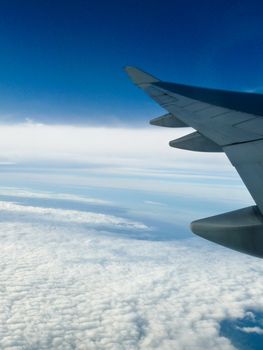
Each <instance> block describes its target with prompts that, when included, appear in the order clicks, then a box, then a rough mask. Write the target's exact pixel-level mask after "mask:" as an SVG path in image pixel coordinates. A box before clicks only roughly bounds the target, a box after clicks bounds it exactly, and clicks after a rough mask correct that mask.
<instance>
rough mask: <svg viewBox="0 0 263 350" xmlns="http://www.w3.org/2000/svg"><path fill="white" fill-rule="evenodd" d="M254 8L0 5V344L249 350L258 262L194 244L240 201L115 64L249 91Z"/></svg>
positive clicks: (255, 43) (256, 71)
mask: <svg viewBox="0 0 263 350" xmlns="http://www.w3.org/2000/svg"><path fill="white" fill-rule="evenodd" d="M262 9H263V5H262V4H261V2H259V1H250V2H248V1H235V0H233V1H231V2H230V1H224V0H222V1H198V2H197V1H184V2H182V1H166V2H163V1H148V0H147V1H125V2H122V3H120V2H119V1H100V2H90V1H76V0H75V1H74V2H73V1H65V0H64V1H59V0H57V1H54V0H53V1H49V0H45V1H42V0H38V1H12V0H9V1H1V3H0V52H1V55H0V124H1V125H0V126H1V127H0V253H1V254H0V255H1V259H0V286H1V288H0V347H1V349H4V350H5V349H10V348H12V349H16V350H23V349H33V348H37V349H41V350H42V349H43V350H51V349H54V350H60V349H63V350H64V349H88V350H90V349H95V350H96V349H100V350H101V349H105V350H123V349H125V350H126V349H131V350H144V349H147V350H150V349H151V350H154V349H158V350H160V349H161V350H165V349H169V350H170V349H178V350H183V349H187V350H203V349H204V348H208V349H215V350H217V349H218V350H220V349H224V350H235V349H242V350H253V349H254V350H255V349H258V348H260V346H261V345H260V344H261V343H262V334H263V322H262V319H263V317H262V293H261V290H262V288H261V287H262V282H263V280H262V279H263V274H262V260H261V259H257V258H253V257H250V256H246V255H244V254H240V253H237V252H234V251H231V250H228V249H226V248H223V247H220V246H218V245H215V244H212V243H210V242H207V241H205V240H203V239H201V238H199V237H195V236H194V235H193V234H192V233H191V231H190V226H189V224H190V222H191V221H192V220H195V219H199V218H203V217H207V216H210V215H215V214H219V213H222V212H226V211H230V210H234V209H239V208H242V207H245V206H249V205H252V204H253V200H252V198H251V196H250V195H249V193H248V191H247V189H246V187H245V186H244V184H243V183H242V181H241V179H240V178H239V177H238V175H237V173H236V172H235V169H234V168H233V167H232V166H231V164H230V162H229V161H228V160H227V158H226V156H225V155H224V154H209V153H206V154H204V153H197V152H186V151H182V150H179V149H172V148H171V147H168V142H169V141H170V140H173V139H175V138H178V137H180V136H183V135H184V134H185V133H187V132H189V130H188V129H187V130H185V129H184V128H183V129H171V128H156V127H153V126H150V125H149V124H148V121H149V120H150V119H152V118H153V117H156V116H158V115H161V114H163V113H164V111H163V110H162V109H161V108H160V107H159V106H158V105H156V104H155V103H154V102H153V101H151V100H150V99H149V98H148V97H147V96H145V95H144V94H143V92H142V91H139V89H137V88H136V87H135V86H134V85H133V84H132V83H131V82H130V80H129V79H128V77H127V76H126V74H125V73H124V71H123V67H124V66H125V65H127V64H128V65H136V66H139V67H141V68H143V69H145V70H148V71H149V72H151V73H152V74H154V75H156V76H158V77H160V78H162V79H164V80H167V81H169V80H170V81H175V82H181V83H187V84H194V85H202V86H209V87H216V88H223V89H235V90H246V91H247V90H253V91H261V90H262V86H263V84H262V76H263V60H262V53H263V36H262Z"/></svg>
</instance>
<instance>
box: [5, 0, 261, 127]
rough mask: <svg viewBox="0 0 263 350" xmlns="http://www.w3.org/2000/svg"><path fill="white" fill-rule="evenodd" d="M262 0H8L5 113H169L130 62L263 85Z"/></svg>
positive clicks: (215, 83)
mask: <svg viewBox="0 0 263 350" xmlns="http://www.w3.org/2000/svg"><path fill="white" fill-rule="evenodd" d="M262 16H263V4H262V3H261V1H237V0H231V1H229V0H227V1H225V0H221V1H176V0H174V1H159V0H158V1H153V0H151V1H148V0H145V1H135V0H134V1H131V0H130V1H122V2H120V1H88V0H86V1H81V0H75V1H68V0H64V1H59V0H57V1H56V0H53V1H50V0H44V1H42V0H38V1H34V0H32V1H27V0H24V1H20V0H18V1H12V0H6V1H5V0H2V1H1V2H0V52H1V55H0V116H1V119H2V121H3V122H7V121H12V120H13V121H14V120H21V119H24V118H26V117H28V118H32V119H34V120H38V121H43V122H52V123H61V122H62V123H70V124H74V123H80V122H82V123H83V122H87V123H99V124H107V125H108V124H111V123H116V122H117V123H121V124H127V123H128V124H134V125H135V124H137V123H138V121H140V122H142V123H145V122H146V121H147V120H148V119H150V118H152V117H154V116H156V114H158V113H160V112H161V109H160V108H159V107H158V106H155V104H154V103H153V102H151V101H150V100H149V99H148V98H147V97H146V96H144V95H143V94H142V92H141V91H139V90H137V89H136V88H135V87H133V86H132V84H131V83H130V81H129V80H128V78H127V77H126V75H125V73H124V72H123V70H122V68H123V66H125V65H127V64H128V65H136V66H139V67H141V68H143V69H145V70H147V71H149V72H151V73H152V74H154V75H156V76H158V77H160V78H162V79H164V80H168V81H169V80H170V81H176V82H181V83H189V84H194V85H202V86H210V87H217V88H223V89H235V90H250V89H257V90H259V91H260V90H262V89H263V88H262V87H263V24H262Z"/></svg>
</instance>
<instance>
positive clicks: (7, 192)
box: [0, 187, 113, 205]
mask: <svg viewBox="0 0 263 350" xmlns="http://www.w3.org/2000/svg"><path fill="white" fill-rule="evenodd" d="M0 195H2V196H3V195H4V196H8V197H21V198H23V197H26V198H39V199H59V200H60V199H61V200H67V201H76V202H84V203H89V204H97V205H104V204H106V205H111V204H113V203H112V202H111V201H108V200H105V199H99V198H88V197H85V196H80V195H76V194H67V193H54V192H43V191H42V192H32V190H31V191H28V190H25V189H22V188H15V189H14V188H12V187H0Z"/></svg>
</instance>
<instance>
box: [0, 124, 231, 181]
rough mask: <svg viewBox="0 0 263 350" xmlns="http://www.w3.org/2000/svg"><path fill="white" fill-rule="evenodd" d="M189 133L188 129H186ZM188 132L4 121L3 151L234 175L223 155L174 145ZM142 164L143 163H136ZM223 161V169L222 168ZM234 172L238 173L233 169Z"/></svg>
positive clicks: (23, 156) (24, 157)
mask: <svg viewBox="0 0 263 350" xmlns="http://www.w3.org/2000/svg"><path fill="white" fill-rule="evenodd" d="M184 133H185V132H184ZM181 135H182V131H178V130H173V129H172V130H171V129H168V130H167V129H165V128H145V129H143V128H141V129H139V128H135V129H127V128H126V129H125V128H103V127H73V126H62V125H59V126H48V125H39V124H33V123H26V124H20V125H19V124H18V125H12V126H5V125H2V126H1V138H0V152H1V154H0V155H1V156H4V157H5V158H8V159H9V161H12V162H28V161H33V162H36V161H56V162H58V164H61V163H67V164H77V163H80V164H87V163H88V164H91V163H93V164H103V165H104V166H107V167H109V171H113V169H115V167H116V165H117V166H118V167H121V168H122V170H125V168H126V171H128V172H129V171H130V170H131V168H129V166H132V169H133V171H135V170H136V169H137V171H141V170H142V169H145V168H150V165H151V166H153V169H154V171H157V169H158V170H159V171H164V170H165V169H164V167H165V168H167V169H166V170H165V171H167V170H169V169H170V170H174V169H184V168H185V167H186V168H187V169H189V161H190V162H191V169H192V170H193V169H195V170H198V169H200V170H210V169H214V170H218V172H219V173H223V172H226V173H227V174H228V175H229V173H230V174H231V170H230V171H229V169H231V166H230V165H229V164H228V165H227V162H226V159H225V157H224V156H222V155H221V154H217V155H214V154H213V155H211V154H201V153H192V152H187V151H180V150H175V149H171V148H170V147H169V146H168V142H169V140H171V139H174V138H176V137H179V136H181ZM136 165H137V168H136ZM222 166H223V168H222ZM231 175H232V174H231Z"/></svg>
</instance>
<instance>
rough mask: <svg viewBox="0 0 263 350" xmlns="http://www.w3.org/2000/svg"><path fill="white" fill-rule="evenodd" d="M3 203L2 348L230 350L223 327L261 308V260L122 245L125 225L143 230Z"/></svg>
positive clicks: (200, 248)
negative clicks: (227, 320)
mask: <svg viewBox="0 0 263 350" xmlns="http://www.w3.org/2000/svg"><path fill="white" fill-rule="evenodd" d="M0 204H1V205H0V216H1V230H0V242H1V260H0V286H1V287H0V348H1V349H5V350H6V349H16V350H18V349H21V350H22V349H63V350H64V349H114V350H118V349H131V350H135V349H147V350H149V349H169V350H170V349H177V350H184V349H185V350H186V349H187V350H198V349H202V350H203V349H204V348H208V349H215V350H217V349H223V350H227V349H229V350H230V349H234V347H233V346H232V345H231V343H230V341H229V340H227V339H226V338H224V337H222V336H220V335H219V322H220V321H221V320H222V319H225V318H228V317H233V318H235V317H242V316H244V315H245V310H246V309H253V308H255V307H260V306H261V305H262V293H261V286H262V282H263V277H262V276H263V275H262V261H261V260H259V259H256V258H251V257H248V256H245V255H242V254H238V253H235V252H232V251H230V250H227V249H223V248H220V247H219V248H215V246H214V245H210V244H206V243H205V241H201V240H197V239H196V240H194V239H190V240H188V241H174V242H154V241H150V240H148V241H138V240H133V239H129V236H127V238H126V239H123V238H121V236H118V232H119V230H118V228H119V224H120V223H121V225H122V226H123V228H127V229H130V228H132V229H133V228H134V227H137V226H136V225H137V223H136V222H132V225H130V221H127V220H126V219H121V218H118V217H115V221H114V220H112V218H111V217H109V216H101V214H100V213H93V215H91V214H90V213H82V212H77V211H68V210H62V209H46V208H37V207H23V206H21V205H17V204H14V203H3V202H1V203H0ZM10 213H11V214H14V215H13V216H12V217H9V216H8V214H10ZM86 214H87V215H86ZM83 215H84V216H83ZM41 217H44V218H45V220H40V218H41ZM98 220H102V222H103V223H105V227H104V228H101V229H99V228H98V227H97V222H98ZM83 222H84V223H88V225H87V226H86V225H83ZM142 225H143V224H142ZM107 227H108V228H111V229H116V230H115V233H114V234H113V233H112V234H110V233H109V232H108V229H107ZM113 231H114V230H113ZM248 281H249V283H248Z"/></svg>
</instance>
